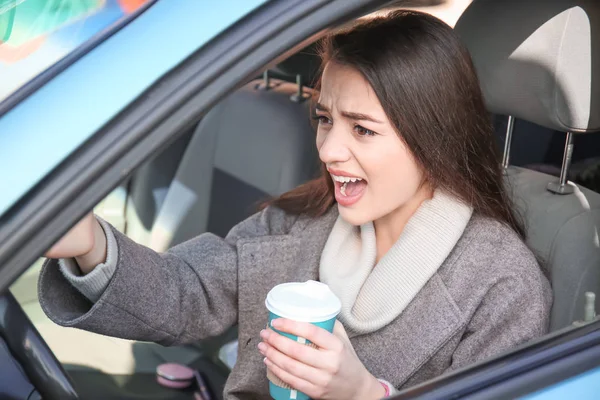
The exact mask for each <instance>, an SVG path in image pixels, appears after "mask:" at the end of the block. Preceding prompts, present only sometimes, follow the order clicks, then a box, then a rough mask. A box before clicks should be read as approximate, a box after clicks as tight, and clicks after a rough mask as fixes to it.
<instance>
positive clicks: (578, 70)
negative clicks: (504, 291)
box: [455, 0, 600, 329]
mask: <svg viewBox="0 0 600 400" xmlns="http://www.w3.org/2000/svg"><path fill="white" fill-rule="evenodd" d="M455 29H456V31H457V33H458V34H459V36H461V38H462V39H463V41H464V42H465V43H466V45H467V47H468V48H469V50H470V52H471V55H472V58H473V63H474V65H475V67H476V69H477V73H478V75H479V79H480V82H481V87H482V90H483V93H484V97H485V100H486V104H487V106H488V109H489V110H490V111H491V112H493V113H496V114H504V115H513V116H515V117H518V118H521V119H523V120H526V121H529V122H533V123H536V124H538V125H541V126H544V127H546V128H549V129H552V130H558V131H562V132H566V131H571V132H579V133H589V132H595V131H597V130H598V129H599V128H600V108H599V107H598V102H599V100H600V82H599V81H600V79H599V76H600V75H598V72H600V71H599V69H600V55H599V54H600V46H599V45H598V41H599V40H600V36H599V35H598V34H597V31H598V30H599V29H600V3H598V2H596V1H594V0H532V1H522V0H504V1H501V2H498V1H495V0H476V1H474V2H473V3H472V4H471V5H470V6H469V7H468V8H467V10H466V11H465V13H464V14H463V16H461V18H460V19H459V21H458V22H457V24H456V28H455ZM593 78H595V79H593ZM507 172H508V173H507V185H508V187H509V190H510V193H511V195H512V197H513V200H514V202H515V204H516V206H517V209H518V210H519V211H520V212H521V213H522V214H523V216H524V220H525V223H526V229H527V243H528V245H529V246H530V247H531V248H532V250H533V251H534V252H535V253H536V254H537V255H538V257H539V258H540V260H541V261H542V263H543V264H544V267H545V268H546V269H547V271H548V272H549V276H550V278H551V281H552V286H553V291H554V306H553V310H552V316H551V328H552V329H558V328H562V327H565V326H568V325H569V324H571V323H572V322H574V321H575V320H580V319H582V317H583V303H584V293H585V292H586V291H593V292H595V293H599V294H600V242H599V238H598V235H599V230H600V194H598V193H595V192H593V191H591V190H588V189H586V188H583V187H580V186H577V185H575V184H572V183H569V184H571V185H573V186H574V187H575V191H574V193H573V194H568V195H557V194H553V193H551V192H549V191H547V190H546V186H547V184H548V183H549V182H552V181H556V178H555V177H552V176H549V175H546V174H543V173H541V172H536V171H531V170H527V169H523V168H515V167H512V168H510V169H509V170H508V171H507ZM598 299H600V296H598V297H597V301H598Z"/></svg>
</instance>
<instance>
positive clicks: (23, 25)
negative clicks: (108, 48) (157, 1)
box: [0, 0, 149, 102]
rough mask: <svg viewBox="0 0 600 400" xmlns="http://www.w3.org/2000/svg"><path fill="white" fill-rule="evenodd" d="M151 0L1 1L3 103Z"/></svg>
mask: <svg viewBox="0 0 600 400" xmlns="http://www.w3.org/2000/svg"><path fill="white" fill-rule="evenodd" d="M148 2H149V0H119V1H117V0H108V1H106V0H27V1H23V0H0V76H2V81H1V82H0V102H2V101H3V100H5V99H6V98H8V97H9V96H10V95H11V94H12V93H14V92H15V91H16V90H18V89H19V88H20V87H22V86H23V85H25V84H26V83H27V82H29V81H30V80H32V79H33V78H35V77H36V76H37V75H39V74H40V73H41V72H43V71H44V70H45V69H47V68H48V67H50V66H52V65H53V64H55V63H57V62H58V61H60V60H61V59H63V58H64V57H66V56H67V55H68V54H70V53H72V52H73V51H75V50H76V49H77V48H79V47H81V46H82V45H83V44H85V43H86V42H87V41H89V40H90V39H91V38H93V37H94V36H95V35H97V34H98V33H100V32H103V31H106V30H109V29H110V28H111V27H112V26H114V25H115V24H116V23H118V22H119V21H121V20H122V19H124V18H126V17H127V16H128V15H130V14H131V13H133V12H135V11H136V10H137V9H139V8H140V7H141V6H142V5H144V4H145V3H148Z"/></svg>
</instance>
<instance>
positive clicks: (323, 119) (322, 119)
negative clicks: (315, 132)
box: [313, 115, 332, 125]
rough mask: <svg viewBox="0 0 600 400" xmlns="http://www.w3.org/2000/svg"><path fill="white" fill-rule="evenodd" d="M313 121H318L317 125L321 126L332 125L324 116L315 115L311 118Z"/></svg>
mask: <svg viewBox="0 0 600 400" xmlns="http://www.w3.org/2000/svg"><path fill="white" fill-rule="evenodd" d="M313 119H314V120H316V121H318V122H319V125H321V124H331V123H332V122H331V120H330V119H329V118H327V117H326V116H324V115H315V116H314V117H313Z"/></svg>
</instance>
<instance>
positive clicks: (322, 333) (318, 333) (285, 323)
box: [271, 318, 341, 350]
mask: <svg viewBox="0 0 600 400" xmlns="http://www.w3.org/2000/svg"><path fill="white" fill-rule="evenodd" d="M271 325H272V326H273V328H275V329H277V330H279V331H282V332H285V333H289V334H292V335H296V336H298V337H301V338H305V339H306V340H309V341H310V342H312V343H314V344H315V345H316V346H317V347H319V348H322V349H326V350H339V347H340V341H339V340H338V339H337V338H336V337H335V336H334V335H332V334H331V333H329V332H328V331H326V330H325V329H323V328H319V327H318V326H316V325H313V324H310V323H308V322H297V321H292V320H289V319H285V318H278V319H275V320H273V321H271ZM340 325H341V324H340Z"/></svg>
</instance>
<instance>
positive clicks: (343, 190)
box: [340, 182, 348, 196]
mask: <svg viewBox="0 0 600 400" xmlns="http://www.w3.org/2000/svg"><path fill="white" fill-rule="evenodd" d="M347 184H348V183H347V182H345V183H344V184H343V185H342V187H341V188H340V193H342V196H346V185H347Z"/></svg>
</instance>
